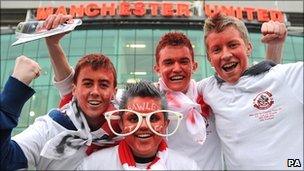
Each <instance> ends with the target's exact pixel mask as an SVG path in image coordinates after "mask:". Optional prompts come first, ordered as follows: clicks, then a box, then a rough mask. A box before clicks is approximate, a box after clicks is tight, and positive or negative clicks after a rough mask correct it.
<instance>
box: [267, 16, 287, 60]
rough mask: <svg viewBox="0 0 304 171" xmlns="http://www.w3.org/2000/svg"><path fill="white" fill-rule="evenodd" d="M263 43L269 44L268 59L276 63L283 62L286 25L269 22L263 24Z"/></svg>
mask: <svg viewBox="0 0 304 171" xmlns="http://www.w3.org/2000/svg"><path fill="white" fill-rule="evenodd" d="M261 32H262V38H261V41H262V42H263V43H265V44H267V49H266V59H267V60H272V61H273V62H275V63H281V62H282V52H283V46H284V42H285V39H286V36H287V29H286V26H285V24H284V23H280V22H277V21H275V22H274V21H269V22H265V23H263V24H262V28H261Z"/></svg>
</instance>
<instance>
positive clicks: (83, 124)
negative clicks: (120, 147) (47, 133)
mask: <svg viewBox="0 0 304 171" xmlns="http://www.w3.org/2000/svg"><path fill="white" fill-rule="evenodd" d="M62 110H63V111H62V112H63V113H66V114H67V116H68V117H69V118H70V120H71V121H72V122H73V124H74V126H75V127H76V129H77V131H75V130H65V131H63V132H61V133H59V134H58V135H56V136H55V137H54V138H52V139H50V140H48V141H47V142H46V144H45V145H44V147H43V149H42V151H41V153H40V155H41V156H43V157H46V158H49V159H57V160H58V159H63V158H66V157H69V156H71V155H73V154H75V153H76V152H77V151H78V150H79V149H80V148H81V147H83V146H90V145H91V144H92V142H93V143H94V144H96V145H98V146H105V145H109V144H114V143H115V141H116V139H115V138H113V139H111V140H109V139H108V138H107V137H108V134H107V133H106V132H105V131H104V130H103V129H102V128H100V129H98V130H97V131H94V132H91V130H90V127H89V125H88V123H87V121H86V119H85V116H84V114H83V112H82V111H81V110H79V108H78V107H77V104H76V101H75V100H72V101H71V102H70V103H69V104H67V105H65V106H64V108H63V109H62ZM104 135H106V136H104ZM102 136H104V137H105V138H101V137H102Z"/></svg>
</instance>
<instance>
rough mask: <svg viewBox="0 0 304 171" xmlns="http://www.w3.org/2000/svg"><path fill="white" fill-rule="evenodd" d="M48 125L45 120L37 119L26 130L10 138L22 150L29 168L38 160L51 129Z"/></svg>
mask: <svg viewBox="0 0 304 171" xmlns="http://www.w3.org/2000/svg"><path fill="white" fill-rule="evenodd" d="M48 125H50V124H49V123H48V121H47V120H45V119H44V118H42V117H39V118H37V119H36V120H35V122H34V123H33V124H32V125H30V126H29V127H28V128H27V129H25V130H24V131H23V132H21V133H20V134H17V135H16V136H14V137H13V138H12V140H14V141H15V142H16V143H17V144H18V145H19V146H20V148H21V149H22V151H23V153H24V155H25V156H26V158H27V161H28V165H29V166H35V165H37V163H38V162H39V160H40V152H41V150H42V148H43V146H44V144H45V143H46V141H47V139H48V136H49V130H52V129H53V128H52V127H49V126H48Z"/></svg>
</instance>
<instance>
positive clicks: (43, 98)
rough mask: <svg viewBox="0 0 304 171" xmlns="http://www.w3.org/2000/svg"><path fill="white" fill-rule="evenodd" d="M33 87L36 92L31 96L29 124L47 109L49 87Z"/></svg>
mask: <svg viewBox="0 0 304 171" xmlns="http://www.w3.org/2000/svg"><path fill="white" fill-rule="evenodd" d="M34 89H35V91H36V93H35V94H34V95H33V97H32V98H31V109H30V113H31V115H30V118H29V124H32V123H33V122H34V120H35V119H36V118H37V117H39V116H42V115H45V114H46V113H47V111H48V109H47V103H48V97H49V87H48V86H41V87H34Z"/></svg>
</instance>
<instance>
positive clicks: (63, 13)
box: [55, 6, 67, 15]
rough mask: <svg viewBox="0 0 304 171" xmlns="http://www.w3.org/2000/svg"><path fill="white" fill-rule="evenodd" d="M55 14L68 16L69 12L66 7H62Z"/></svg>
mask: <svg viewBox="0 0 304 171" xmlns="http://www.w3.org/2000/svg"><path fill="white" fill-rule="evenodd" d="M55 14H57V15H58V14H62V15H67V11H66V9H65V7H64V6H60V7H58V8H57V11H56V13H55Z"/></svg>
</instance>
